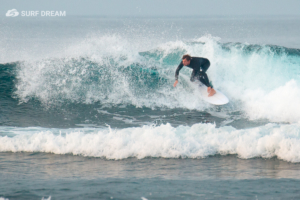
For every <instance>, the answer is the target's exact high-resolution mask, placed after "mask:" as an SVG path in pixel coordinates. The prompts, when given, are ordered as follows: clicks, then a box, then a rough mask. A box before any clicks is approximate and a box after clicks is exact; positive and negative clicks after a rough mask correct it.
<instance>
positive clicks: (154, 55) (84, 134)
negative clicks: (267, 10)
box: [0, 17, 300, 200]
mask: <svg viewBox="0 0 300 200" xmlns="http://www.w3.org/2000/svg"><path fill="white" fill-rule="evenodd" d="M299 25H300V19H298V18H293V17H289V18H287V17H286V18H280V17H274V18H262V19H255V18H239V19H237V18H199V17H197V18H138V19H134V18H126V19H121V18H76V17H68V18H65V19H59V20H58V19H51V20H50V19H40V18H37V19H21V18H20V19H17V18H16V19H13V18H2V19H1V27H3V29H1V31H0V36H1V39H0V52H1V54H0V78H1V83H0V90H1V94H0V109H1V110H0V112H1V115H0V167H1V172H0V177H1V183H0V199H1V198H2V199H10V200H11V199H42V198H44V199H220V198H225V199H226V198H236V199H297V198H299V195H300V194H299V192H298V190H297V185H298V182H299V172H298V169H299V164H298V163H299V162H300V156H299V150H300V136H299V133H300V124H299V122H300V114H299V113H300V109H299V106H298V105H299V102H300V86H299V80H300V50H299V49H300V43H299V41H300V38H299V37H300V36H299V35H300V34H299V33H300V28H299V27H300V26H299ZM185 53H189V54H191V55H192V56H201V57H206V58H208V59H209V60H210V62H211V66H210V68H209V70H208V71H207V73H208V76H209V78H210V80H211V81H212V83H213V85H214V87H215V88H217V89H218V90H220V91H222V92H223V93H224V94H225V95H226V96H227V97H228V98H229V99H230V103H229V104H227V105H224V106H213V105H210V104H208V103H206V102H205V101H203V100H202V98H201V95H200V93H199V92H198V90H197V89H198V88H197V85H196V84H194V83H191V82H190V81H189V76H190V74H191V71H190V69H188V68H183V69H182V70H181V71H180V75H179V84H178V86H177V87H176V88H173V86H172V85H173V83H174V80H175V77H174V75H175V70H176V67H177V65H178V64H179V62H180V58H181V56H182V55H183V54H185Z"/></svg>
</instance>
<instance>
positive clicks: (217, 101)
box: [199, 85, 229, 105]
mask: <svg viewBox="0 0 300 200" xmlns="http://www.w3.org/2000/svg"><path fill="white" fill-rule="evenodd" d="M214 89H215V88H214ZM199 90H200V93H201V97H202V99H203V100H204V101H207V102H208V103H211V104H214V105H224V104H227V103H228V102H229V99H228V98H227V97H226V96H225V95H224V94H223V93H222V92H220V91H218V90H216V89H215V91H216V94H214V95H213V96H210V97H209V96H208V92H207V87H206V85H200V87H199Z"/></svg>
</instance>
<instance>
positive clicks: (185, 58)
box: [182, 54, 192, 66]
mask: <svg viewBox="0 0 300 200" xmlns="http://www.w3.org/2000/svg"><path fill="white" fill-rule="evenodd" d="M191 59H192V57H191V56H190V55H189V54H185V55H183V56H182V64H183V65H184V66H188V65H189V64H190V62H191Z"/></svg>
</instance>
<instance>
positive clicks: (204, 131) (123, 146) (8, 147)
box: [0, 124, 300, 162]
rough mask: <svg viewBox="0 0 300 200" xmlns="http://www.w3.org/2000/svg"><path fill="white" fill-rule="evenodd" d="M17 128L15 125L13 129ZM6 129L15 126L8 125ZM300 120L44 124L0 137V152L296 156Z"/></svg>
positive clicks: (122, 156)
mask: <svg viewBox="0 0 300 200" xmlns="http://www.w3.org/2000/svg"><path fill="white" fill-rule="evenodd" d="M16 131H17V130H16ZM10 132H14V130H13V129H11V130H10ZM299 132H300V124H290V125H277V124H267V125H265V126H261V127H257V128H252V129H244V130H237V129H235V128H233V127H230V126H225V127H221V128H216V127H215V125H213V124H195V125H193V126H191V127H188V126H179V127H177V128H174V127H172V126H171V125H170V124H165V125H160V126H157V127H155V126H143V127H139V128H126V129H115V130H113V129H110V128H107V129H68V130H58V129H48V130H40V131H37V130H35V131H34V132H30V133H27V134H24V133H23V134H17V135H15V136H12V137H8V136H2V137H0V151H1V152H23V151H25V152H46V153H55V154H73V155H82V156H91V157H102V158H106V159H125V158H129V157H136V158H139V159H142V158H146V157H163V158H198V159H200V158H205V157H207V156H211V155H216V154H221V155H227V154H236V155H237V156H238V157H240V158H243V159H249V158H255V157H263V158H272V157H277V158H279V159H282V160H285V161H289V162H300V155H299V151H300V136H299Z"/></svg>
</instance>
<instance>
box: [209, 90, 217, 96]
mask: <svg viewBox="0 0 300 200" xmlns="http://www.w3.org/2000/svg"><path fill="white" fill-rule="evenodd" d="M214 94H216V90H215V89H214V88H211V89H210V92H209V94H208V96H209V97H211V96H213V95H214Z"/></svg>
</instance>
